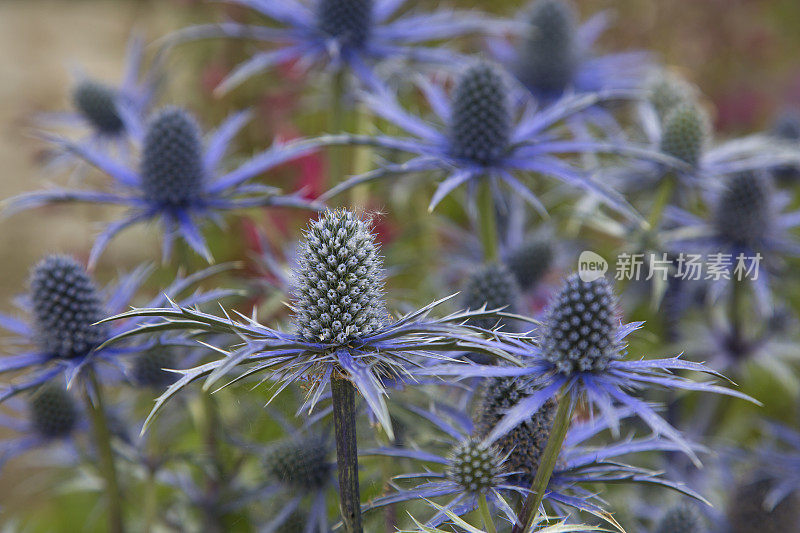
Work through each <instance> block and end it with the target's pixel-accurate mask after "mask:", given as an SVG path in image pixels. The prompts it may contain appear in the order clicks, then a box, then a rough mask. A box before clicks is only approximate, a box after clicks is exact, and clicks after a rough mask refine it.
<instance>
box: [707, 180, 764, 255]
mask: <svg viewBox="0 0 800 533" xmlns="http://www.w3.org/2000/svg"><path fill="white" fill-rule="evenodd" d="M728 179H729V181H728V183H726V186H725V189H724V190H723V191H722V194H721V195H720V197H719V198H718V199H717V204H716V206H715V207H714V227H715V229H716V232H717V234H718V235H719V236H720V237H722V238H723V239H724V240H725V241H726V242H729V243H732V244H735V245H737V246H744V247H747V248H756V247H757V246H758V244H759V243H760V242H762V241H763V239H764V238H765V237H766V236H767V235H768V234H769V232H770V228H771V226H772V216H773V213H772V210H771V206H772V202H771V200H772V197H773V196H772V195H773V190H772V185H771V183H770V182H769V180H768V178H767V177H766V176H764V175H761V174H758V173H755V172H742V173H739V174H735V175H733V176H731V177H730V178H728Z"/></svg>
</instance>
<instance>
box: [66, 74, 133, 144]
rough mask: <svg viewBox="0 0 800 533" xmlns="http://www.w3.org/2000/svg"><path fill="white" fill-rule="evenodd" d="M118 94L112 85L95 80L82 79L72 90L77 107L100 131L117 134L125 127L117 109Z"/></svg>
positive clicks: (73, 100)
mask: <svg viewBox="0 0 800 533" xmlns="http://www.w3.org/2000/svg"><path fill="white" fill-rule="evenodd" d="M117 98H118V95H117V93H116V91H115V89H113V88H112V87H109V86H108V85H106V84H104V83H100V82H97V81H94V80H89V79H86V80H82V81H80V82H78V84H77V85H76V86H75V88H74V89H73V90H72V102H73V104H74V105H75V108H76V109H77V110H78V111H79V112H80V113H81V114H82V115H83V116H84V117H86V119H87V120H88V121H89V122H90V123H91V124H92V126H94V127H95V128H96V129H97V130H98V131H99V132H100V133H102V134H107V135H117V134H119V133H120V132H121V131H122V129H123V128H124V127H125V124H124V123H123V122H122V118H121V117H120V114H119V110H118V109H117Z"/></svg>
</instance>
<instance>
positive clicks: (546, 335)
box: [424, 275, 755, 462]
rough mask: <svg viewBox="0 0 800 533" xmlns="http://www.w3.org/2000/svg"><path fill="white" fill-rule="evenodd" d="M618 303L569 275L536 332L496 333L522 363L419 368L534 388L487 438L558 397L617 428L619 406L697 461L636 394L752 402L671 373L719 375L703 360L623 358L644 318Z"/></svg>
mask: <svg viewBox="0 0 800 533" xmlns="http://www.w3.org/2000/svg"><path fill="white" fill-rule="evenodd" d="M616 302H617V300H616V296H615V295H614V294H613V291H612V290H611V285H610V283H609V282H608V281H604V280H603V278H600V279H597V280H594V281H591V282H584V281H582V280H581V279H580V277H579V276H577V275H572V276H570V277H569V278H568V279H567V280H565V282H564V285H563V287H562V289H561V291H560V292H559V293H558V294H557V295H556V296H555V297H554V299H553V301H552V302H551V304H550V305H549V307H548V310H547V312H546V316H545V319H544V321H543V323H542V326H541V328H540V331H539V333H538V335H536V336H530V335H527V334H515V333H507V332H503V331H499V332H496V335H497V336H498V337H499V338H501V339H503V341H504V344H505V347H504V349H506V350H508V352H509V353H511V354H514V355H515V356H517V357H518V358H519V359H520V363H521V365H522V366H485V365H478V364H475V365H472V366H471V367H470V368H468V369H463V368H459V367H458V366H454V365H449V364H444V365H434V366H433V367H432V368H430V369H428V370H426V371H424V373H427V372H430V373H431V374H436V375H453V376H460V377H483V378H487V377H513V376H519V377H521V379H522V380H523V382H527V383H530V384H531V385H535V386H536V390H535V391H534V392H532V393H531V394H530V395H529V396H527V397H526V398H523V399H522V400H521V401H520V402H519V403H517V405H516V406H514V407H512V408H511V409H509V410H508V412H507V413H506V414H505V416H504V417H503V418H502V419H501V420H500V421H499V422H498V423H497V424H496V425H495V427H494V429H493V430H492V431H491V433H490V434H489V436H488V437H487V439H488V440H489V441H490V442H494V441H496V440H497V439H499V438H501V437H503V436H504V435H506V434H508V433H509V432H510V431H511V430H513V429H514V428H515V427H517V426H518V425H519V424H520V423H522V422H524V421H525V420H527V419H528V418H530V416H531V413H535V412H536V411H538V410H539V409H540V408H541V407H542V406H543V405H544V404H545V403H546V402H547V401H548V400H551V399H553V398H555V397H556V396H557V395H559V394H560V395H561V400H560V401H576V400H577V399H579V398H580V399H585V400H586V401H587V402H588V403H590V404H591V405H592V406H594V407H596V408H598V409H599V410H600V412H601V413H602V415H603V417H604V418H606V423H607V424H609V426H610V427H611V428H612V429H614V430H615V431H616V430H618V428H619V418H620V415H619V411H618V409H617V408H616V407H615V404H616V405H619V406H620V407H622V408H624V409H626V410H629V412H630V413H632V414H634V415H636V416H638V417H639V418H640V419H641V420H642V421H644V422H645V423H646V424H647V425H648V426H650V428H651V429H652V430H653V432H654V433H655V434H656V435H659V436H661V437H663V438H664V439H665V440H666V441H668V442H670V443H671V444H672V445H674V446H675V447H678V448H680V449H681V450H682V451H683V452H685V453H686V454H687V455H689V456H690V457H691V458H692V459H693V460H694V461H695V462H698V459H697V455H696V453H695V451H694V450H693V449H692V446H691V445H690V444H689V442H687V440H686V439H685V438H684V437H683V436H682V435H681V433H680V432H679V431H678V430H676V429H675V428H673V427H672V426H670V425H669V424H668V423H667V422H666V421H665V420H663V419H662V418H661V416H660V415H659V414H658V413H656V411H655V410H654V409H653V407H652V406H651V405H650V404H649V403H647V402H645V401H643V400H641V399H639V398H637V397H636V396H635V395H634V394H635V392H636V391H638V390H641V389H643V388H650V387H660V388H665V389H673V390H680V389H684V390H696V391H707V392H714V393H719V394H727V395H730V396H734V397H738V398H742V399H745V400H748V401H755V400H753V399H752V398H750V397H749V396H747V395H746V394H742V393H741V392H738V391H735V390H731V389H727V388H725V387H721V386H719V385H716V384H714V383H712V382H696V381H692V380H690V379H688V378H682V377H680V376H676V375H674V374H673V371H674V370H687V371H695V372H701V373H704V374H708V375H711V376H713V377H716V378H720V379H724V376H722V375H721V374H719V373H718V372H716V371H714V370H712V369H711V368H709V367H707V366H705V365H703V364H700V363H694V362H691V361H685V360H683V359H680V357H673V358H666V359H641V360H624V359H623V357H624V354H625V349H626V342H625V338H626V337H627V336H628V335H629V334H630V333H632V332H634V331H636V330H637V329H639V328H640V327H641V326H642V324H643V323H642V322H632V323H628V324H624V323H622V322H621V321H620V317H619V314H618V313H619V311H618V310H617V303H616Z"/></svg>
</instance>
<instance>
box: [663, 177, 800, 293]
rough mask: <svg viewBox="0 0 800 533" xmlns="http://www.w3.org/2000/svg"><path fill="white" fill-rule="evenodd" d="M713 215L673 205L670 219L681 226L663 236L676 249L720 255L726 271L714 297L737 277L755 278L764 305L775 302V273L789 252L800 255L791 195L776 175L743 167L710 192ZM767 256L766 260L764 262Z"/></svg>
mask: <svg viewBox="0 0 800 533" xmlns="http://www.w3.org/2000/svg"><path fill="white" fill-rule="evenodd" d="M706 202H707V204H708V205H709V206H710V210H711V212H710V215H709V216H708V217H707V218H705V219H704V218H701V217H699V216H696V215H694V214H692V213H689V212H687V211H684V210H682V209H679V208H675V207H670V208H669V209H668V210H667V212H666V215H667V218H668V220H669V221H671V222H673V223H674V224H676V225H677V228H676V229H675V230H674V231H667V232H665V233H664V235H663V239H664V242H665V244H666V245H667V246H668V247H670V248H672V249H673V250H675V251H676V252H682V251H683V252H704V253H706V254H708V255H709V256H710V255H712V254H719V255H718V256H717V257H719V258H720V259H721V260H720V261H719V266H720V267H721V268H722V269H723V272H725V274H726V275H724V276H720V277H719V278H718V279H716V280H714V281H713V282H712V283H711V290H712V296H713V297H715V298H716V297H718V296H719V295H720V293H721V292H722V291H723V290H725V289H726V287H727V286H730V284H731V283H730V281H731V280H732V279H741V280H743V281H748V282H752V286H753V287H754V289H755V293H756V296H757V301H758V302H759V304H760V306H761V308H762V309H766V308H769V307H770V302H771V299H772V298H771V295H770V277H771V276H770V274H771V272H774V268H775V267H776V266H777V265H778V264H779V263H780V260H781V259H782V258H783V257H785V256H792V257H794V256H798V255H800V244H798V243H797V241H796V240H795V239H794V238H793V236H792V234H791V232H792V231H793V230H794V229H795V228H796V227H797V226H798V225H800V211H798V210H793V211H792V210H787V208H788V207H789V205H790V203H791V198H790V196H789V195H787V194H786V193H785V192H782V191H779V190H776V189H775V187H774V186H773V184H772V181H771V178H770V177H769V176H768V175H766V174H764V173H758V172H752V171H747V172H740V173H737V174H735V175H732V176H730V177H729V178H728V179H727V180H726V181H725V182H724V183H722V184H720V185H719V186H718V187H715V188H714V189H712V190H710V191H709V192H707V194H706ZM762 259H763V264H761V262H762Z"/></svg>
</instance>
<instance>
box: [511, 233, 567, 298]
mask: <svg viewBox="0 0 800 533" xmlns="http://www.w3.org/2000/svg"><path fill="white" fill-rule="evenodd" d="M554 259H555V249H554V246H553V243H552V241H551V240H550V239H530V240H527V241H525V242H523V243H522V244H520V245H519V246H517V247H515V248H513V249H512V250H510V251H509V252H508V254H507V256H506V258H505V264H506V266H507V267H508V269H509V270H510V271H511V272H512V273H513V274H514V277H515V278H516V279H517V283H519V286H520V287H521V288H522V289H523V290H529V289H531V288H533V287H534V286H535V285H536V284H537V283H538V282H539V281H540V280H541V279H542V278H543V277H544V276H545V274H547V272H548V271H549V270H550V267H551V266H552V264H553V260H554Z"/></svg>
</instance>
